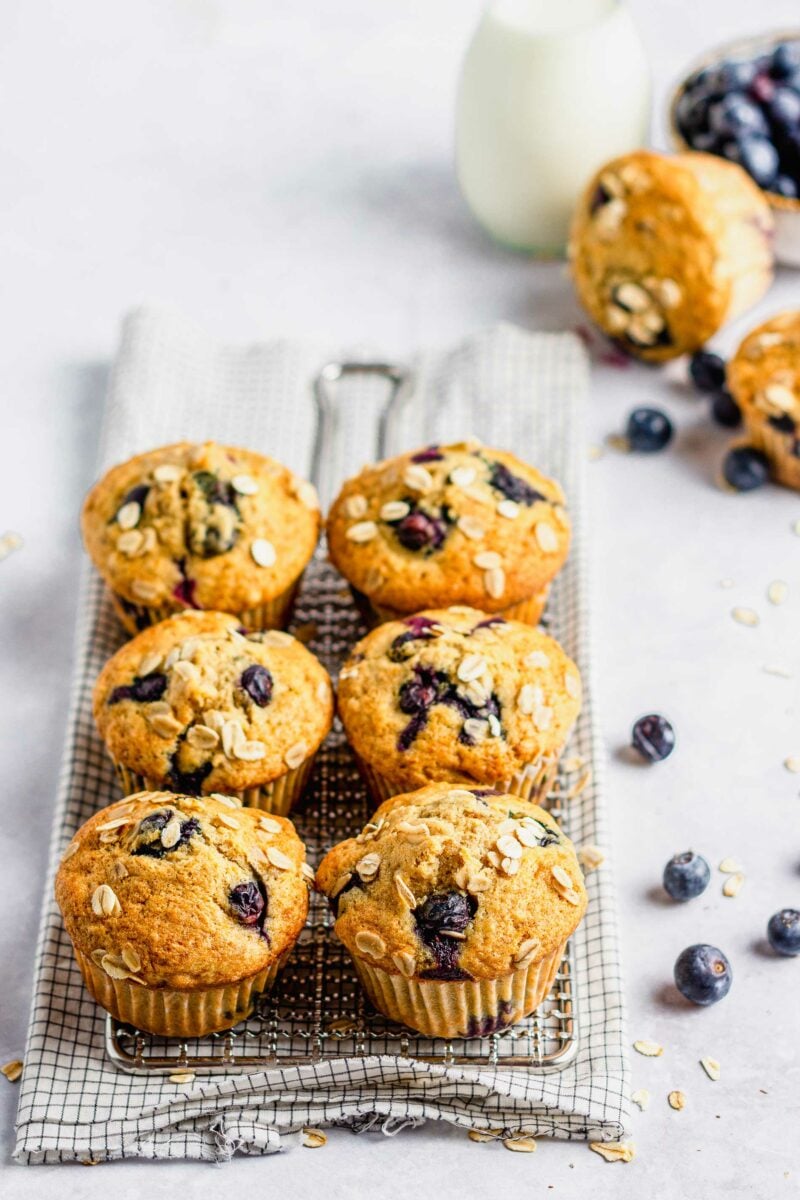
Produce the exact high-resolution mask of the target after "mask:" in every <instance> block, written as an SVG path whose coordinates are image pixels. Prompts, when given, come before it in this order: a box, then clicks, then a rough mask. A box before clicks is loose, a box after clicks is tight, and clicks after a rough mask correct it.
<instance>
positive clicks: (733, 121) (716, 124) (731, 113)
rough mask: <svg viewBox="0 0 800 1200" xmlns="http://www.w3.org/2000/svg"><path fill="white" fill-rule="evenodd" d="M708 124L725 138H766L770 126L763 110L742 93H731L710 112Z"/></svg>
mask: <svg viewBox="0 0 800 1200" xmlns="http://www.w3.org/2000/svg"><path fill="white" fill-rule="evenodd" d="M708 124H709V127H710V128H711V129H712V130H713V131H714V132H715V133H719V134H721V135H722V136H723V137H732V138H740V137H742V136H745V135H748V134H751V133H757V134H761V135H763V136H766V135H767V134H768V133H769V125H768V124H767V121H766V118H765V116H764V114H763V112H762V111H761V109H760V108H759V107H758V106H757V105H756V104H754V103H753V101H752V100H748V98H747V97H746V96H744V95H742V93H741V92H729V93H728V94H727V95H726V96H724V97H723V98H722V100H717V101H716V103H714V104H712V105H711V106H710V108H709V110H708Z"/></svg>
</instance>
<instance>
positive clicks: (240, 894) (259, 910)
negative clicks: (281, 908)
mask: <svg viewBox="0 0 800 1200" xmlns="http://www.w3.org/2000/svg"><path fill="white" fill-rule="evenodd" d="M228 901H229V903H230V906H231V908H232V909H233V913H234V916H235V917H236V920H237V921H241V923H242V925H263V923H264V917H265V916H266V908H267V901H266V898H265V896H264V895H263V893H262V891H261V889H260V887H259V886H258V884H257V883H256V882H255V880H248V882H247V883H237V884H236V886H235V887H233V888H231V890H230V892H229V893H228Z"/></svg>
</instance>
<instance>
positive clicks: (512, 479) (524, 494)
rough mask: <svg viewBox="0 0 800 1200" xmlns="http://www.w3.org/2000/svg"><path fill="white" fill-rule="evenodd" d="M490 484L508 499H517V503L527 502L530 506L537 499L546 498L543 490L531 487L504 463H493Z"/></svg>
mask: <svg viewBox="0 0 800 1200" xmlns="http://www.w3.org/2000/svg"><path fill="white" fill-rule="evenodd" d="M489 484H490V486H491V487H493V488H494V489H495V491H497V492H500V494H501V495H503V496H505V498H506V500H515V501H516V503H517V504H525V505H527V506H528V507H530V506H531V505H532V504H535V503H536V501H537V500H545V499H546V497H545V496H543V495H542V493H541V492H537V491H536V488H534V487H531V485H530V484H529V483H526V482H525V480H524V479H520V477H519V475H514V474H513V472H512V471H509V469H508V467H506V466H504V465H503V463H499V462H493V463H492V464H491V474H490V476H489Z"/></svg>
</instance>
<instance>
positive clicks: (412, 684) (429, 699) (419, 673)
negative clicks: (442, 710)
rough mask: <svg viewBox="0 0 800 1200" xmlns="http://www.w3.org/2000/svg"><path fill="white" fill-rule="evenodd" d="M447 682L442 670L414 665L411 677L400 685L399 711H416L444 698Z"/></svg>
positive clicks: (429, 706)
mask: <svg viewBox="0 0 800 1200" xmlns="http://www.w3.org/2000/svg"><path fill="white" fill-rule="evenodd" d="M449 683H450V681H449V679H448V678H447V675H445V673H444V672H443V671H435V670H434V669H433V667H419V666H417V667H415V668H414V675H413V677H412V678H411V679H407V680H406V681H405V683H403V684H402V685H401V687H400V692H399V695H398V703H399V705H400V711H401V712H404V713H416V712H420V711H421V710H424V709H428V708H431V707H432V706H433V705H434V704H436V703H437V701H441V700H442V699H443V698H444V696H445V694H446V692H447V689H448V686H449Z"/></svg>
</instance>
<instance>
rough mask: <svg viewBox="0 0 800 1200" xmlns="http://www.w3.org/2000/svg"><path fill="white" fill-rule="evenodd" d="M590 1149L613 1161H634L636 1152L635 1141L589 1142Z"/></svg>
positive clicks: (607, 1160)
mask: <svg viewBox="0 0 800 1200" xmlns="http://www.w3.org/2000/svg"><path fill="white" fill-rule="evenodd" d="M589 1149H590V1150H594V1152H595V1154H599V1155H600V1157H601V1158H604V1159H605V1160H606V1162H612V1163H613V1162H626V1163H628V1162H632V1161H633V1158H634V1155H635V1153H636V1150H635V1149H634V1145H633V1142H589Z"/></svg>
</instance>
